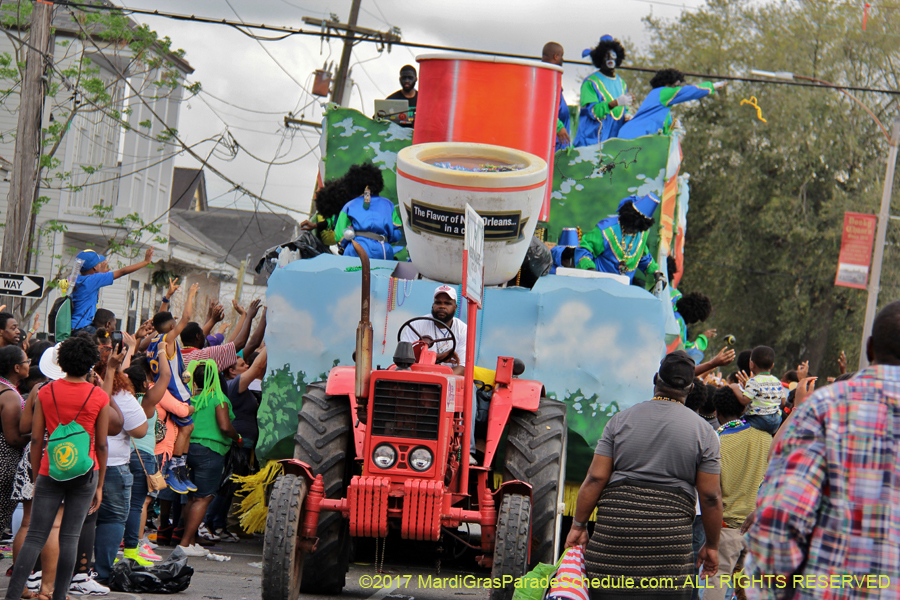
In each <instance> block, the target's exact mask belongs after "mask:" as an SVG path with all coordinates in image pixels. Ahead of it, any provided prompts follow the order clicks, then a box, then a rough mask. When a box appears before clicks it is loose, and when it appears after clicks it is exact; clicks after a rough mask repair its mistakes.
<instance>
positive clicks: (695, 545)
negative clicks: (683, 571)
mask: <svg viewBox="0 0 900 600" xmlns="http://www.w3.org/2000/svg"><path fill="white" fill-rule="evenodd" d="M705 543H706V530H705V529H703V517H701V516H700V515H697V516H696V517H694V531H693V538H692V539H691V550H692V551H693V553H694V565H695V566H694V577H695V578H696V576H697V575H699V574H700V568H699V567H697V566H696V565H697V558H698V557H699V555H700V548H702V547H703V544H705ZM699 598H700V590H699V589H698V588H696V587H695V588H694V589H693V590H692V591H691V600H698V599H699Z"/></svg>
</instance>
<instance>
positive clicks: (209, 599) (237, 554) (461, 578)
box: [0, 536, 490, 600]
mask: <svg viewBox="0 0 900 600" xmlns="http://www.w3.org/2000/svg"><path fill="white" fill-rule="evenodd" d="M392 546H393V548H392ZM171 550H172V549H171V548H164V547H161V548H159V549H157V552H158V553H159V554H160V555H161V556H163V557H166V556H168V554H169V552H171ZM210 551H211V552H213V553H215V554H220V555H224V556H229V557H231V560H229V561H227V562H216V561H212V560H208V559H205V558H191V559H189V562H188V564H189V565H191V566H192V567H193V568H194V570H195V572H194V576H193V578H192V580H191V586H190V587H189V588H188V589H187V590H185V591H184V592H181V593H179V594H177V595H175V596H172V597H176V598H183V599H184V600H257V599H258V598H259V597H260V578H261V576H262V563H261V561H262V537H261V536H257V537H254V538H252V539H246V540H241V541H240V542H239V543H236V544H224V543H222V544H218V545H216V546H214V547H211V548H210ZM356 554H357V556H356V557H355V559H356V560H355V562H352V563H351V565H350V571H349V572H348V573H347V586H346V587H345V588H344V592H343V594H342V595H340V596H321V595H308V594H301V595H300V599H301V600H312V599H324V598H350V599H371V600H381V599H384V600H413V599H415V600H440V599H448V598H459V599H460V600H487V599H488V597H489V592H488V590H487V589H485V588H484V587H483V586H481V585H480V584H481V583H482V580H481V579H482V578H486V577H488V576H489V575H490V572H489V571H488V570H486V569H480V568H479V567H477V566H476V565H475V564H474V562H473V561H472V556H471V553H465V554H464V556H462V557H460V558H459V559H458V560H456V561H453V560H452V559H450V560H446V559H445V560H444V561H442V562H443V563H444V564H442V566H441V570H440V574H439V575H438V572H437V569H436V566H437V560H436V555H435V553H434V550H433V548H432V547H430V546H428V545H410V544H408V543H404V542H402V541H400V540H399V539H398V540H396V541H395V540H393V539H390V540H389V542H388V546H387V551H386V552H385V557H384V565H383V567H382V573H378V572H377V570H376V568H375V564H374V558H375V556H374V549H373V548H371V547H369V548H360V549H359V550H358V551H357V553H356ZM11 563H12V560H11V559H9V558H5V559H3V560H2V561H0V569H2V572H4V573H5V572H6V570H7V569H8V568H9V566H10V564H11ZM0 580H2V581H0V590H2V592H3V593H5V592H6V587H7V584H8V582H9V579H8V578H6V577H0ZM106 597H107V598H110V599H111V600H126V599H127V600H136V599H147V600H150V599H154V600H158V599H159V598H161V596H159V595H152V594H140V595H138V594H130V593H121V592H113V593H110V594H109V595H108V596H106ZM72 598H73V599H74V598H76V596H72Z"/></svg>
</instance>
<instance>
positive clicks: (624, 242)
mask: <svg viewBox="0 0 900 600" xmlns="http://www.w3.org/2000/svg"><path fill="white" fill-rule="evenodd" d="M657 206H659V198H658V197H657V196H656V194H653V193H650V194H647V195H646V196H629V197H627V198H625V199H624V200H622V201H621V202H620V203H619V208H618V210H617V211H616V212H617V215H616V216H614V217H607V218H605V219H603V220H602V221H600V222H599V223H597V226H596V227H594V228H593V229H592V230H591V231H589V232H588V233H585V234H584V235H583V236H582V237H581V247H582V248H584V249H586V250H588V251H589V252H590V253H591V255H592V256H591V257H583V258H581V259H580V260H579V261H578V268H579V269H588V270H597V271H600V272H601V273H615V274H617V275H625V276H627V277H628V280H629V281H631V280H633V279H634V272H635V270H637V269H640V270H641V271H643V272H644V273H645V274H647V275H653V277H654V279H655V280H656V281H657V282H659V281H665V280H666V275H665V273H662V272H660V270H659V265H658V264H656V261H655V260H654V259H653V256H652V255H651V254H650V250H649V249H648V248H647V242H648V241H649V239H650V234H649V230H650V227H652V226H653V223H654V222H655V221H654V220H653V214H654V213H655V212H656V208H657Z"/></svg>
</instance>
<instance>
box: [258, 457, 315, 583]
mask: <svg viewBox="0 0 900 600" xmlns="http://www.w3.org/2000/svg"><path fill="white" fill-rule="evenodd" d="M307 491H308V489H307V483H306V479H305V478H304V477H298V476H296V475H281V476H280V477H279V478H278V479H277V480H275V485H274V486H273V488H272V496H271V498H270V499H269V513H268V515H267V516H266V535H265V538H263V572H262V575H263V576H262V600H297V596H299V595H300V581H301V577H302V576H303V558H304V555H303V553H302V552H301V551H300V546H299V541H300V527H301V525H302V521H301V518H300V516H301V511H302V509H303V501H304V500H305V499H306V493H307Z"/></svg>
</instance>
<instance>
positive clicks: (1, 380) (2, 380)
mask: <svg viewBox="0 0 900 600" xmlns="http://www.w3.org/2000/svg"><path fill="white" fill-rule="evenodd" d="M0 383H2V384H3V385H6V386H9V389H11V390H12V391H14V392H15V393H16V396H18V397H19V402H21V403H22V408H25V398H23V397H22V394H20V393H19V390H17V389H16V386H14V385H13V384H12V382H11V381H10V380H8V379H7V378H6V377H0Z"/></svg>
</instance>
